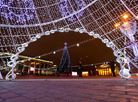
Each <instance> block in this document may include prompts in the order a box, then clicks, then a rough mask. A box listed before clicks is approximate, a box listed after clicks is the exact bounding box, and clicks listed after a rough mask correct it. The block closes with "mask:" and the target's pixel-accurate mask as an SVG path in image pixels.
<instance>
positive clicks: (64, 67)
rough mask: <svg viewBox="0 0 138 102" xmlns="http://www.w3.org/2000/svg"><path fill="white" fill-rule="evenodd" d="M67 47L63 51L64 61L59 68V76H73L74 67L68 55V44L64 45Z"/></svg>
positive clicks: (62, 60)
mask: <svg viewBox="0 0 138 102" xmlns="http://www.w3.org/2000/svg"><path fill="white" fill-rule="evenodd" d="M64 44H65V47H64V49H63V54H62V59H61V62H60V66H59V74H60V73H62V74H67V75H68V74H72V67H71V62H70V57H69V53H68V48H67V43H64Z"/></svg>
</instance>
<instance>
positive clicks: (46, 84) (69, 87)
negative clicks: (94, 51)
mask: <svg viewBox="0 0 138 102" xmlns="http://www.w3.org/2000/svg"><path fill="white" fill-rule="evenodd" d="M28 77H29V76H28ZM30 77H31V78H27V76H24V77H17V79H16V80H14V81H5V80H0V102H138V77H137V76H135V77H134V78H132V79H129V80H126V79H120V77H119V76H118V77H115V78H114V77H111V76H110V77H105V78H103V77H100V76H98V77H82V78H80V77H56V76H51V77H50V76H49V77H44V76H39V78H35V76H30ZM40 77H41V79H40Z"/></svg>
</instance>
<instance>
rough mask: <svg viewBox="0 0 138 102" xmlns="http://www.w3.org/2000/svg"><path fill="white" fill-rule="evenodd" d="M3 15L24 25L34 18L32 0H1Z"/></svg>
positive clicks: (0, 5) (0, 7)
mask: <svg viewBox="0 0 138 102" xmlns="http://www.w3.org/2000/svg"><path fill="white" fill-rule="evenodd" d="M0 9H1V15H2V16H4V17H5V18H9V19H10V20H12V21H16V22H17V23H19V22H20V23H24V22H26V21H29V20H31V19H33V18H34V12H35V11H34V5H33V2H32V0H18V1H17V0H1V1H0Z"/></svg>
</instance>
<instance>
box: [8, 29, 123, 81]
mask: <svg viewBox="0 0 138 102" xmlns="http://www.w3.org/2000/svg"><path fill="white" fill-rule="evenodd" d="M68 31H74V32H80V33H82V32H84V33H87V34H89V35H90V36H93V37H96V36H95V35H94V34H93V35H92V34H91V33H93V32H87V31H85V30H84V29H78V28H76V29H75V30H71V29H70V30H68ZM47 32H48V33H55V32H61V31H60V30H54V31H53V30H52V31H47ZM44 35H45V34H38V35H36V37H33V38H32V39H31V40H30V41H29V42H26V43H24V44H22V46H21V47H18V48H17V49H18V51H19V52H17V53H16V54H15V55H13V56H11V58H10V59H11V61H10V62H8V63H9V67H11V70H10V71H9V72H8V74H7V75H6V80H14V79H15V78H16V75H15V74H14V67H15V66H16V64H17V63H18V62H17V61H16V60H17V59H18V55H19V54H20V53H21V52H23V51H24V50H25V47H27V46H28V44H30V43H31V42H34V41H37V39H39V38H40V37H41V36H44ZM48 35H50V34H48ZM96 38H99V39H100V40H101V41H102V42H103V43H106V44H107V45H108V47H109V46H110V48H111V49H112V50H113V51H114V53H115V54H116V57H117V58H118V60H119V62H120V66H121V68H122V67H123V66H122V61H121V58H120V56H119V55H118V54H117V51H116V50H115V48H114V47H116V46H114V47H113V46H112V45H111V44H110V42H105V39H102V38H101V37H99V36H98V35H97V37H96ZM10 63H11V64H10ZM9 76H12V78H11V79H10V78H9ZM121 78H123V72H122V75H121Z"/></svg>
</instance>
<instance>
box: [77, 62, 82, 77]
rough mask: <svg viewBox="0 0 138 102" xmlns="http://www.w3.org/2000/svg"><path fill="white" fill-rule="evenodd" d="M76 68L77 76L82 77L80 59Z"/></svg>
mask: <svg viewBox="0 0 138 102" xmlns="http://www.w3.org/2000/svg"><path fill="white" fill-rule="evenodd" d="M78 70H79V77H82V62H81V61H79V64H78Z"/></svg>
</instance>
